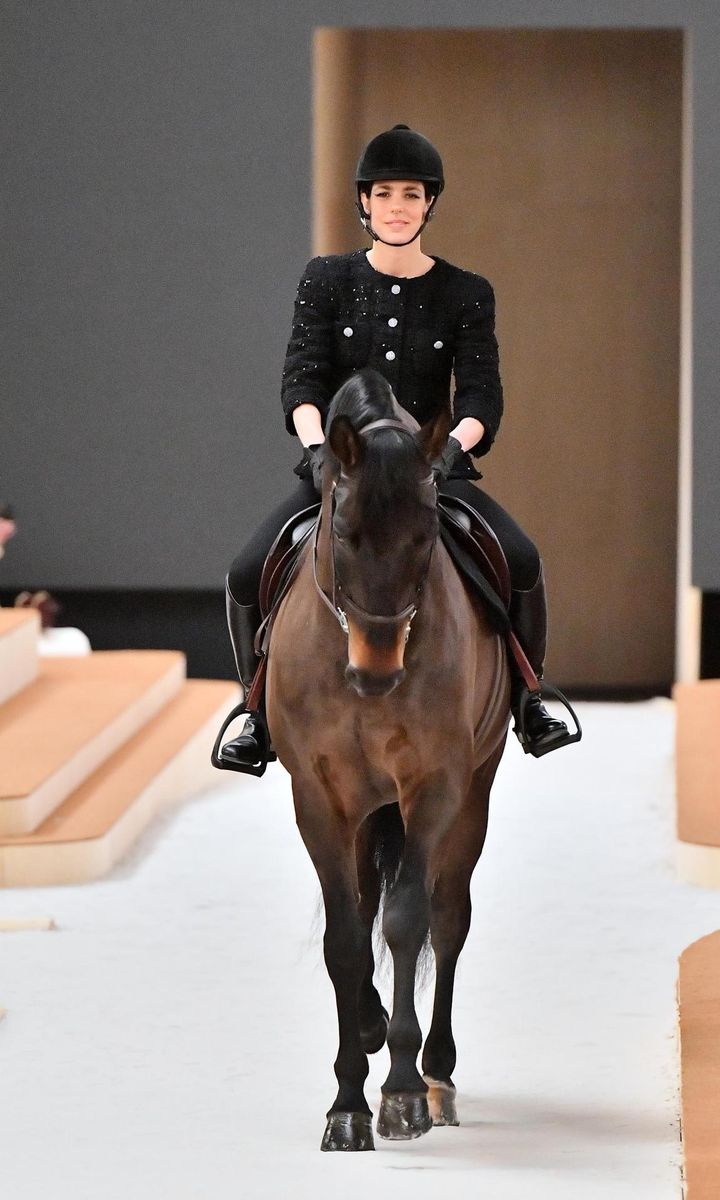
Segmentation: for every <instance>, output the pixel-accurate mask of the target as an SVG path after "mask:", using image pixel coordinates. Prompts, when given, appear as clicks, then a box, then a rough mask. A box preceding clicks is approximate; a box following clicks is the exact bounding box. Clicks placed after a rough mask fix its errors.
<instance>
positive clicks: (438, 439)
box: [415, 408, 450, 463]
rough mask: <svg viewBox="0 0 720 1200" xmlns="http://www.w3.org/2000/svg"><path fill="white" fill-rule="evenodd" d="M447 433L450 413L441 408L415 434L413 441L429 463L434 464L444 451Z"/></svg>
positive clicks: (448, 431)
mask: <svg viewBox="0 0 720 1200" xmlns="http://www.w3.org/2000/svg"><path fill="white" fill-rule="evenodd" d="M449 433H450V413H449V412H448V411H447V409H445V408H443V409H441V410H440V412H439V413H438V415H437V416H436V417H434V418H433V419H432V421H428V422H427V424H426V425H423V427H422V429H420V430H419V432H418V433H416V434H415V441H416V442H417V444H418V446H419V447H420V449H421V450H422V452H423V454H424V455H425V458H426V459H427V461H428V462H429V463H433V462H435V459H436V458H439V457H440V455H441V454H442V452H443V450H444V449H445V443H446V442H447V440H448V434H449Z"/></svg>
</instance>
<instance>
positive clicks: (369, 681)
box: [345, 663, 405, 696]
mask: <svg viewBox="0 0 720 1200" xmlns="http://www.w3.org/2000/svg"><path fill="white" fill-rule="evenodd" d="M345 678H346V679H347V681H348V683H349V684H350V686H351V687H353V688H355V691H356V692H357V693H358V695H359V696H389V695H390V692H393V691H394V690H395V688H396V687H397V686H398V684H399V683H402V681H403V679H404V678H405V670H404V668H401V669H400V670H399V671H391V672H390V674H389V675H373V674H372V673H371V672H370V671H363V670H362V669H361V668H360V667H354V666H352V664H351V663H349V664H348V666H347V667H346V668H345Z"/></svg>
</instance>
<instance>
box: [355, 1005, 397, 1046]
mask: <svg viewBox="0 0 720 1200" xmlns="http://www.w3.org/2000/svg"><path fill="white" fill-rule="evenodd" d="M389 1024H390V1018H389V1016H388V1014H387V1013H386V1011H385V1009H384V1008H383V1009H382V1012H381V1014H380V1017H379V1019H378V1020H377V1021H376V1022H375V1024H374V1025H371V1026H370V1028H369V1029H361V1030H360V1042H361V1045H362V1048H363V1050H364V1051H365V1053H366V1054H377V1052H378V1050H382V1048H383V1046H384V1045H385V1042H386V1041H387V1031H388V1025H389Z"/></svg>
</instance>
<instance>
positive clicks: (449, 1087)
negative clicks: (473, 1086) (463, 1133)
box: [423, 1075, 460, 1125]
mask: <svg viewBox="0 0 720 1200" xmlns="http://www.w3.org/2000/svg"><path fill="white" fill-rule="evenodd" d="M423 1079H424V1080H425V1082H426V1084H427V1085H428V1094H427V1100H428V1108H429V1110H430V1116H431V1117H432V1123H433V1125H459V1124H460V1122H459V1121H458V1115H457V1108H456V1106H455V1095H456V1092H455V1087H454V1085H453V1084H452V1083H443V1082H442V1081H441V1080H440V1079H432V1078H431V1077H430V1076H429V1075H423Z"/></svg>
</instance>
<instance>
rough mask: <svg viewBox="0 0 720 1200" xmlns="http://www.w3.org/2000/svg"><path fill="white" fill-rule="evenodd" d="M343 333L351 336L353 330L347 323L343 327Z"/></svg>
mask: <svg viewBox="0 0 720 1200" xmlns="http://www.w3.org/2000/svg"><path fill="white" fill-rule="evenodd" d="M343 333H344V334H345V337H352V335H353V331H352V329H351V328H350V326H349V325H346V326H345V328H344V329H343Z"/></svg>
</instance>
